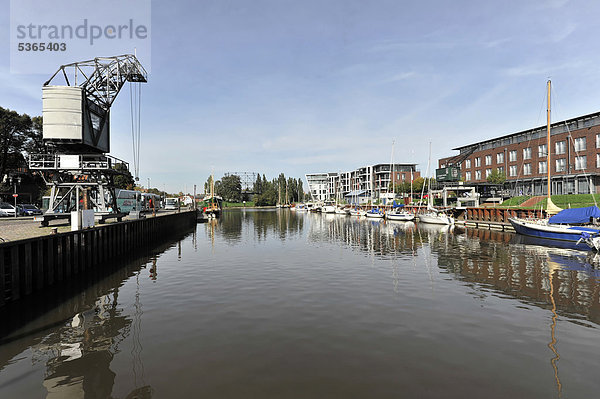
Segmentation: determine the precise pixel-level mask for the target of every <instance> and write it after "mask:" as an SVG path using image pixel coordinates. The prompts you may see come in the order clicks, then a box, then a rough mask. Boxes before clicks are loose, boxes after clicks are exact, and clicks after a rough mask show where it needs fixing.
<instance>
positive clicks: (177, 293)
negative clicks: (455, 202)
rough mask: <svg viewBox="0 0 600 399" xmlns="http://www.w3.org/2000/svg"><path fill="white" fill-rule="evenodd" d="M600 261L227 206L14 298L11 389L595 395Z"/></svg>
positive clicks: (6, 330)
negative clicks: (79, 278) (98, 270)
mask: <svg viewBox="0 0 600 399" xmlns="http://www.w3.org/2000/svg"><path fill="white" fill-rule="evenodd" d="M597 257H598V255H594V254H593V253H587V252H581V251H575V250H570V249H561V248H552V247H547V246H543V245H539V243H531V242H527V241H523V240H522V239H520V237H519V236H516V235H515V234H513V233H506V232H494V231H489V230H475V229H462V228H458V227H456V228H453V229H450V228H448V227H446V226H427V225H419V224H415V223H412V222H386V221H384V220H369V219H364V218H360V219H358V218H356V217H349V216H340V215H321V214H313V213H300V212H292V211H289V210H250V209H248V210H236V211H227V212H224V213H223V215H222V217H221V218H220V219H219V220H215V221H211V222H209V223H205V224H198V225H197V226H196V229H195V231H193V232H191V233H190V234H188V235H186V236H182V237H181V238H179V239H177V240H176V241H172V242H170V243H169V245H166V246H165V247H162V248H157V249H156V250H155V251H152V252H150V253H144V254H140V255H139V256H135V257H132V258H131V259H127V260H123V265H121V267H120V268H118V269H116V271H115V272H114V273H113V274H111V275H110V276H105V277H103V278H101V279H94V280H89V279H86V281H85V282H83V283H82V284H83V286H84V287H85V288H82V289H80V290H79V291H78V290H76V289H71V290H66V289H65V290H64V291H62V292H60V293H58V292H57V293H54V294H52V295H47V296H46V297H44V298H43V302H44V304H43V308H44V311H43V312H35V311H32V309H33V308H35V307H36V306H41V305H36V301H35V300H33V299H32V300H31V301H26V302H24V303H21V304H17V305H14V304H13V305H14V306H13V305H11V306H8V307H7V308H6V309H4V310H3V311H2V313H1V314H0V315H1V317H2V321H1V323H2V324H3V325H4V327H3V328H2V329H0V331H1V333H2V335H1V336H0V397H1V398H3V399H8V398H44V397H45V398H134V397H137V398H173V397H191V398H195V397H203V398H397V397H406V398H414V397H418V398H441V397H443V398H465V397H485V398H507V397H527V398H560V397H564V398H590V397H596V396H597V394H598V392H599V389H600V380H599V379H598V377H597V373H598V369H597V366H598V359H600V298H599V296H600V272H599V265H600V261H599V260H598V259H597ZM84 283H85V284H84Z"/></svg>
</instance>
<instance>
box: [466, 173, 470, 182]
mask: <svg viewBox="0 0 600 399" xmlns="http://www.w3.org/2000/svg"><path fill="white" fill-rule="evenodd" d="M465 180H466V181H471V172H465Z"/></svg>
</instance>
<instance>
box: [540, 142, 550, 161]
mask: <svg viewBox="0 0 600 399" xmlns="http://www.w3.org/2000/svg"><path fill="white" fill-rule="evenodd" d="M547 150H548V146H547V145H546V144H542V145H538V157H540V158H542V157H546V156H548V153H547Z"/></svg>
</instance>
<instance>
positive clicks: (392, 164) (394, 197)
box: [390, 140, 396, 206]
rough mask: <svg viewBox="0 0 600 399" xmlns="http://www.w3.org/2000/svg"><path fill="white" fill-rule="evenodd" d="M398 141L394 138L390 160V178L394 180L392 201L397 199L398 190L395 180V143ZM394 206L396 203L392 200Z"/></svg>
mask: <svg viewBox="0 0 600 399" xmlns="http://www.w3.org/2000/svg"><path fill="white" fill-rule="evenodd" d="M395 143H396V140H392V157H391V160H390V180H391V181H392V201H394V200H395V199H396V190H395V185H394V183H395V181H394V144H395ZM392 206H394V203H393V202H392Z"/></svg>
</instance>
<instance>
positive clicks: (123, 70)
mask: <svg viewBox="0 0 600 399" xmlns="http://www.w3.org/2000/svg"><path fill="white" fill-rule="evenodd" d="M125 82H130V83H132V84H135V83H145V82H147V73H146V70H145V69H144V67H143V66H142V65H141V64H140V62H139V61H138V60H137V58H136V57H135V56H134V55H131V54H128V55H120V56H114V57H98V58H94V59H93V60H88V61H81V62H75V63H72V64H68V65H62V66H61V67H60V68H59V69H58V70H57V71H56V72H55V73H54V75H52V77H51V78H50V79H49V80H48V81H47V82H46V83H44V86H43V88H42V105H43V107H42V116H43V121H44V124H43V140H44V143H45V144H47V145H48V147H49V148H50V149H51V150H52V152H51V153H47V154H32V155H31V156H30V158H29V168H30V169H32V170H38V171H40V172H42V176H44V180H45V181H46V184H47V185H48V186H49V187H50V189H51V190H50V191H51V192H50V201H49V206H48V210H47V211H46V212H45V213H44V215H43V216H42V217H40V218H39V219H40V221H41V223H42V226H47V225H48V222H49V221H50V220H53V219H61V218H70V217H71V212H72V211H80V210H81V209H82V208H86V209H94V210H95V218H96V220H98V221H99V222H100V223H103V222H104V220H105V219H108V218H117V219H118V220H121V218H122V217H123V216H125V215H124V214H123V213H120V212H119V210H118V207H117V201H116V195H115V187H114V182H113V181H114V178H115V176H118V175H119V174H123V170H126V171H128V170H129V164H128V163H127V162H125V161H122V160H120V159H117V158H114V157H112V156H110V155H107V153H108V152H109V151H110V107H111V105H112V103H113V101H114V100H115V98H116V97H117V95H118V94H119V91H120V90H121V88H122V87H123V85H124V84H125ZM138 99H139V97H138ZM138 106H139V104H138ZM138 112H139V111H138ZM132 133H133V132H132ZM134 151H135V149H134Z"/></svg>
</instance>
